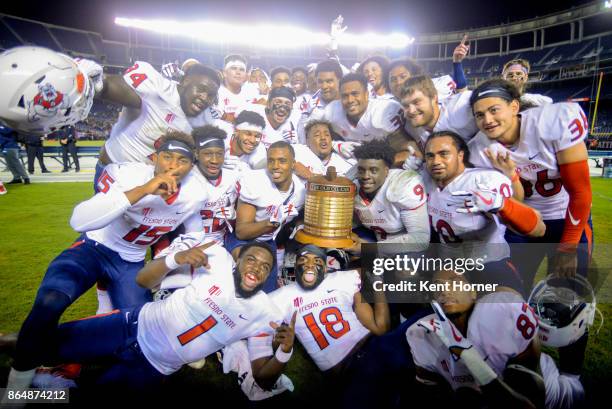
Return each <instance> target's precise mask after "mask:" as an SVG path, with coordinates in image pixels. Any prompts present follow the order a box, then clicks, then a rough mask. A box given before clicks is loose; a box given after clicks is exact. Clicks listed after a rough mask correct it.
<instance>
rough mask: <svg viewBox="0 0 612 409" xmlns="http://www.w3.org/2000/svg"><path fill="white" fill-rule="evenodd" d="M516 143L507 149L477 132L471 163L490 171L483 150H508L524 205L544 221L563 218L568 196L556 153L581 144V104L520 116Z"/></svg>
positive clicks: (583, 122)
mask: <svg viewBox="0 0 612 409" xmlns="http://www.w3.org/2000/svg"><path fill="white" fill-rule="evenodd" d="M520 115H521V130H520V139H519V141H518V144H517V145H516V146H514V147H512V148H506V147H504V146H503V145H502V144H500V143H498V142H495V141H492V140H490V139H489V138H487V136H486V135H485V134H483V133H482V132H479V133H478V135H476V137H475V138H474V139H473V140H472V141H470V143H469V145H468V147H469V148H470V153H471V156H470V161H471V162H472V163H473V164H474V165H475V166H480V167H486V168H490V167H492V166H491V162H490V161H489V159H488V158H487V157H486V156H485V153H484V149H485V148H489V149H490V150H492V151H497V152H505V151H510V156H511V157H512V160H513V161H514V162H515V163H516V167H517V171H519V172H520V177H521V182H522V184H523V188H524V189H525V203H526V204H527V205H529V206H531V207H533V208H534V209H536V210H538V211H539V212H540V213H541V214H542V218H543V219H544V220H554V219H564V218H565V213H566V211H567V206H568V203H569V195H568V194H567V191H566V190H565V188H564V187H563V183H562V181H561V174H560V172H559V165H558V164H557V153H558V152H560V151H563V150H565V149H568V148H571V147H572V146H574V145H577V144H579V143H582V144H583V143H584V140H585V138H586V137H587V134H588V122H587V118H586V116H585V115H584V112H583V111H582V108H580V105H578V104H576V103H571V102H564V103H558V104H547V105H543V106H540V107H537V108H531V109H528V110H526V111H524V112H522V113H521V114H520Z"/></svg>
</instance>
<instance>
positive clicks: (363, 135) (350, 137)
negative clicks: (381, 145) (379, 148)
mask: <svg viewBox="0 0 612 409" xmlns="http://www.w3.org/2000/svg"><path fill="white" fill-rule="evenodd" d="M312 117H313V116H312V115H311V118H312ZM323 119H325V120H327V121H329V122H331V124H332V127H333V128H334V132H336V133H337V134H338V135H340V136H342V137H343V138H344V140H346V141H351V142H365V141H371V140H372V139H382V138H384V137H386V136H387V135H389V134H390V133H392V132H395V131H396V130H398V129H399V128H401V127H402V126H404V111H403V109H402V106H401V105H400V104H399V103H398V102H397V101H394V100H383V99H370V100H369V102H368V108H367V109H366V111H365V112H364V113H363V115H362V117H361V119H359V122H358V123H357V125H356V126H353V125H352V124H351V123H350V122H349V120H348V119H347V117H346V113H345V112H344V108H342V103H341V102H340V101H334V102H332V103H330V104H329V105H327V107H325V113H324V115H323Z"/></svg>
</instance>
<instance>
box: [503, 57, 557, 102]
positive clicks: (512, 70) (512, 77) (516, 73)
mask: <svg viewBox="0 0 612 409" xmlns="http://www.w3.org/2000/svg"><path fill="white" fill-rule="evenodd" d="M530 69H531V65H530V64H529V61H527V60H525V59H523V58H517V59H514V60H510V61H508V62H507V63H505V64H504V68H503V69H502V75H501V76H502V78H503V79H505V80H508V81H510V82H512V83H514V85H515V86H516V87H517V88H518V90H519V92H520V93H521V106H522V107H523V108H525V107H534V106H540V105H546V104H552V102H553V100H552V98H550V97H547V96H546V95H542V94H529V93H527V92H525V90H526V89H527V81H528V80H529V70H530Z"/></svg>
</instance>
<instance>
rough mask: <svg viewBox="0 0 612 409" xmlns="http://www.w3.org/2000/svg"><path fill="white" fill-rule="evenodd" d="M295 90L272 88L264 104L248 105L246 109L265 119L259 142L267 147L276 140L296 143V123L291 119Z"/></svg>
mask: <svg viewBox="0 0 612 409" xmlns="http://www.w3.org/2000/svg"><path fill="white" fill-rule="evenodd" d="M294 102H295V92H294V91H293V90H292V89H291V88H289V87H277V88H272V90H271V91H270V94H269V95H268V102H267V104H266V105H265V107H264V106H263V105H250V106H248V107H247V108H246V109H248V110H252V111H254V112H257V113H258V114H260V115H261V116H263V117H264V119H265V120H266V127H265V129H264V131H263V135H262V141H261V143H262V144H263V145H264V146H265V147H266V148H268V147H269V146H270V145H271V144H273V143H274V142H277V141H285V142H287V143H297V141H298V137H297V125H296V124H294V123H293V122H292V120H291V111H292V110H293V104H294Z"/></svg>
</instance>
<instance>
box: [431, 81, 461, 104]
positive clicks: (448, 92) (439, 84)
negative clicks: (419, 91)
mask: <svg viewBox="0 0 612 409" xmlns="http://www.w3.org/2000/svg"><path fill="white" fill-rule="evenodd" d="M431 80H432V81H433V83H434V86H435V87H436V91H438V102H440V101H443V100H445V99H446V98H448V97H450V96H452V95H454V94H455V89H457V84H456V83H455V80H453V77H451V76H450V75H443V76H441V77H435V78H432V79H431Z"/></svg>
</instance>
